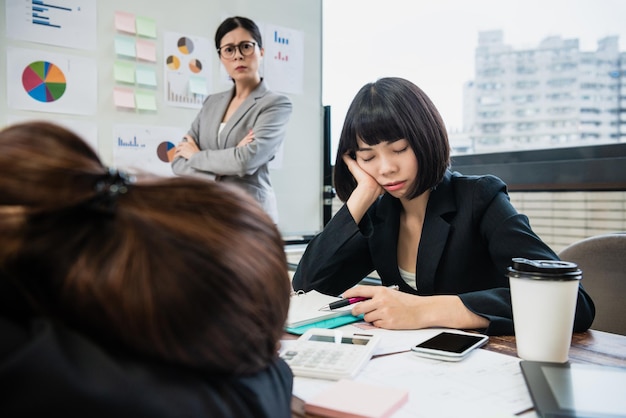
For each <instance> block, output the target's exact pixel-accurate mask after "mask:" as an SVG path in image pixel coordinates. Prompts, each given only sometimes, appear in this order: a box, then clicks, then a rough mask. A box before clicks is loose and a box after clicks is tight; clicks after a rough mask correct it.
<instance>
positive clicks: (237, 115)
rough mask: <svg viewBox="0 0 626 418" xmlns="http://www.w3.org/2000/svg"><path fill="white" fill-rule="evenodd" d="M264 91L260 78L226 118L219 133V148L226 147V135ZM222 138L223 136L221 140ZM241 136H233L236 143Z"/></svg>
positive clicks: (265, 89) (264, 87) (228, 134)
mask: <svg viewBox="0 0 626 418" xmlns="http://www.w3.org/2000/svg"><path fill="white" fill-rule="evenodd" d="M266 91H267V87H266V85H265V83H264V82H263V80H261V83H260V84H259V85H258V86H257V88H256V89H254V91H252V93H250V95H249V96H248V97H246V100H244V101H243V103H242V104H241V105H240V106H239V107H238V108H237V110H236V111H235V113H233V115H232V116H231V117H230V119H228V122H226V126H224V130H223V131H222V134H221V135H220V145H221V148H226V147H227V146H228V145H229V144H228V139H229V138H228V137H229V136H230V132H231V131H232V130H233V128H234V127H235V126H237V124H238V123H239V121H240V120H241V119H242V118H243V117H244V116H245V115H246V113H248V111H249V110H250V109H251V108H252V107H253V106H254V105H255V103H256V101H257V99H259V98H261V97H263V95H264V94H265V92H266ZM233 93H234V92H233ZM224 111H226V109H224ZM244 128H245V127H244ZM246 133H247V132H246ZM222 138H224V140H223V141H222ZM242 138H243V137H242ZM242 138H235V140H236V141H237V143H238V142H239V141H240V140H241V139H242Z"/></svg>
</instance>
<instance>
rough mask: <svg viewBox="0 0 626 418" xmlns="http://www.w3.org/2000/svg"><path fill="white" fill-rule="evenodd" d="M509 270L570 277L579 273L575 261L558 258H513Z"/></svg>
mask: <svg viewBox="0 0 626 418" xmlns="http://www.w3.org/2000/svg"><path fill="white" fill-rule="evenodd" d="M511 262H512V266H511V267H509V271H515V272H519V273H532V274H536V275H539V276H565V277H572V276H578V275H580V274H581V271H580V269H579V268H578V265H577V264H576V263H572V262H569V261H558V260H528V259H526V258H513V259H512V260H511Z"/></svg>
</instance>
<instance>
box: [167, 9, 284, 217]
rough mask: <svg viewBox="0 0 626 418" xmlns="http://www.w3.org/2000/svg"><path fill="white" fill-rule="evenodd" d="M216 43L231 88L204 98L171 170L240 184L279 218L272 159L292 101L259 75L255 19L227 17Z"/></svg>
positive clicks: (260, 49) (259, 44)
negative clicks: (274, 90) (270, 169)
mask: <svg viewBox="0 0 626 418" xmlns="http://www.w3.org/2000/svg"><path fill="white" fill-rule="evenodd" d="M215 47H216V48H217V53H218V55H219V57H220V60H221V62H222V65H224V68H225V69H226V71H227V72H228V75H229V76H230V78H231V79H232V80H233V83H234V85H233V88H232V89H230V90H228V91H224V92H221V93H217V94H213V95H210V96H209V97H207V98H206V100H205V101H204V104H203V106H202V109H201V110H200V113H198V115H197V116H196V119H195V120H194V121H193V123H192V125H191V129H190V130H189V132H188V133H187V135H185V137H184V138H183V140H182V141H181V142H180V143H179V144H178V145H177V146H176V153H175V158H174V161H173V162H172V170H173V171H174V173H176V174H179V175H199V176H201V177H206V178H210V179H214V180H217V181H222V182H225V183H232V184H236V185H237V186H239V187H241V188H243V189H244V190H246V191H247V192H248V193H249V194H250V195H251V196H252V197H253V198H254V199H255V200H257V201H258V202H259V203H260V204H261V206H262V207H263V209H264V210H265V211H266V212H267V213H268V214H269V215H270V216H271V217H272V219H273V220H274V222H275V223H278V209H277V207H276V196H275V194H274V190H273V188H272V183H271V180H270V173H269V167H268V164H269V162H270V161H271V160H272V159H273V158H274V156H275V155H276V153H277V152H278V150H279V148H280V146H281V144H282V143H283V141H284V140H285V133H286V129H287V122H288V121H289V117H290V116H291V109H292V106H291V101H290V100H289V98H288V97H286V96H284V95H281V94H277V93H274V92H272V91H271V90H270V89H269V87H268V85H267V84H266V83H265V81H263V79H262V78H261V76H260V74H259V65H260V63H261V58H262V57H263V54H264V50H263V42H262V40H261V32H260V30H259V28H258V26H257V25H256V24H255V23H254V22H253V21H252V20H250V19H247V18H245V17H239V16H235V17H229V18H228V19H226V20H224V21H223V22H222V23H221V24H220V26H219V27H218V28H217V31H216V32H215Z"/></svg>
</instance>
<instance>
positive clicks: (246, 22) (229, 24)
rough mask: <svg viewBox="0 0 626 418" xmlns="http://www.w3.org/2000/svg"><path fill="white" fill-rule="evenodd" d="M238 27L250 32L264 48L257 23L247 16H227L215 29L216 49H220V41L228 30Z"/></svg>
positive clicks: (258, 44)
mask: <svg viewBox="0 0 626 418" xmlns="http://www.w3.org/2000/svg"><path fill="white" fill-rule="evenodd" d="M237 28H242V29H244V30H246V31H248V32H249V33H250V35H251V36H252V37H253V38H254V40H255V41H256V43H257V46H258V47H259V49H261V48H263V39H261V31H260V30H259V27H258V26H257V24H256V23H254V22H253V21H252V20H250V19H248V18H247V17H242V16H233V17H229V18H226V19H225V20H224V21H223V22H222V23H220V25H219V27H218V28H217V30H216V31H215V49H218V50H219V49H220V43H221V42H222V38H223V37H224V35H226V34H227V33H228V32H231V31H233V30H235V29H237Z"/></svg>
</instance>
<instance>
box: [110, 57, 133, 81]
mask: <svg viewBox="0 0 626 418" xmlns="http://www.w3.org/2000/svg"><path fill="white" fill-rule="evenodd" d="M113 77H114V78H115V81H119V82H121V83H129V84H134V83H135V64H134V63H132V62H126V61H115V64H113Z"/></svg>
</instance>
